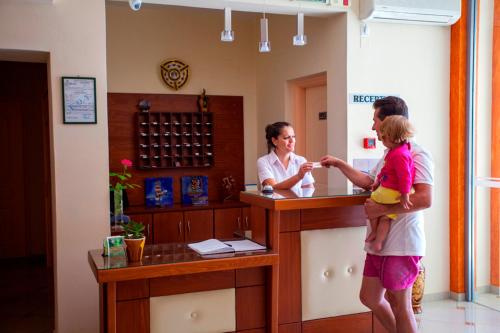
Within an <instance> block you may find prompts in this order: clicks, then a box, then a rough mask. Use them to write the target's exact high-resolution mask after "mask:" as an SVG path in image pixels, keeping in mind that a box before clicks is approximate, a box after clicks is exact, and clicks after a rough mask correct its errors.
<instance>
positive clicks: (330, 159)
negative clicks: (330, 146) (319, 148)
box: [320, 155, 339, 168]
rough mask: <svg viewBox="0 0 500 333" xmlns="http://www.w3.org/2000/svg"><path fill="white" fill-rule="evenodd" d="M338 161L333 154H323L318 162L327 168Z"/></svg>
mask: <svg viewBox="0 0 500 333" xmlns="http://www.w3.org/2000/svg"><path fill="white" fill-rule="evenodd" d="M338 161H339V159H338V158H336V157H335V156H331V155H326V156H323V157H322V158H321V160H320V163H321V165H322V166H324V167H325V168H329V167H330V166H332V167H337V162H338Z"/></svg>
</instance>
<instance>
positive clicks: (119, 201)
mask: <svg viewBox="0 0 500 333" xmlns="http://www.w3.org/2000/svg"><path fill="white" fill-rule="evenodd" d="M113 197H114V204H115V207H114V215H115V223H120V222H122V221H123V190H122V189H120V190H116V189H115V190H114V191H113Z"/></svg>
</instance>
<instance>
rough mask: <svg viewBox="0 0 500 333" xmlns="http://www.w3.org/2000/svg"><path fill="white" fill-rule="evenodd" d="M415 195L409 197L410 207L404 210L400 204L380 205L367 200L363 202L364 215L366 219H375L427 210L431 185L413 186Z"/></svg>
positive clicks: (430, 195) (430, 198)
mask: <svg viewBox="0 0 500 333" xmlns="http://www.w3.org/2000/svg"><path fill="white" fill-rule="evenodd" d="M413 188H414V189H415V193H413V194H411V195H410V200H411V203H412V205H411V207H409V209H406V208H405V207H403V205H402V204H400V203H399V204H394V205H382V204H378V203H376V202H374V201H373V200H371V199H367V200H366V202H365V213H366V216H367V217H368V219H370V220H371V219H375V218H377V217H380V216H382V215H387V214H407V213H411V212H416V211H419V210H421V209H427V208H429V207H430V206H431V205H432V185H428V184H413Z"/></svg>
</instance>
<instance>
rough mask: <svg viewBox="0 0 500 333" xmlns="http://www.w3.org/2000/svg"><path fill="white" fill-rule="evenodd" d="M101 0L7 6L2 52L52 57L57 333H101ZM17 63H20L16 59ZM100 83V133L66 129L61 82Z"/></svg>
mask: <svg viewBox="0 0 500 333" xmlns="http://www.w3.org/2000/svg"><path fill="white" fill-rule="evenodd" d="M104 14H105V11H104V1H102V0H78V1H76V0H73V1H63V0H57V1H54V3H53V4H52V3H50V2H33V1H31V2H30V1H22V2H21V1H1V2H0V31H2V33H1V34H0V49H2V50H5V49H14V50H36V51H46V52H48V53H49V54H50V59H49V73H48V78H49V91H50V92H49V98H50V126H51V136H52V138H51V148H52V158H51V164H52V177H53V179H52V180H53V184H52V186H53V217H54V221H53V225H54V240H55V244H54V247H55V251H56V257H55V280H56V281H55V283H56V285H55V286H56V316H57V318H56V326H57V331H58V332H72V333H76V332H85V333H87V332H98V330H99V328H98V318H99V316H98V314H99V301H98V285H97V283H96V282H95V279H94V277H93V275H92V272H91V270H90V267H89V264H88V261H87V251H88V250H89V249H92V248H99V247H100V246H101V242H102V239H103V237H105V236H106V235H107V233H108V232H109V227H108V225H109V221H108V220H109V213H108V210H109V208H108V206H109V204H108V200H109V199H108V188H107V187H108V145H107V138H108V135H107V106H106V31H105V15H104ZM11 60H13V59H11ZM63 75H82V76H92V77H95V78H96V80H97V110H98V115H97V120H98V124H97V125H63V123H62V107H61V105H62V99H61V81H60V80H61V76H63Z"/></svg>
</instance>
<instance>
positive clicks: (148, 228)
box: [148, 224, 150, 237]
mask: <svg viewBox="0 0 500 333" xmlns="http://www.w3.org/2000/svg"><path fill="white" fill-rule="evenodd" d="M149 235H150V234H149V224H148V237H149Z"/></svg>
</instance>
